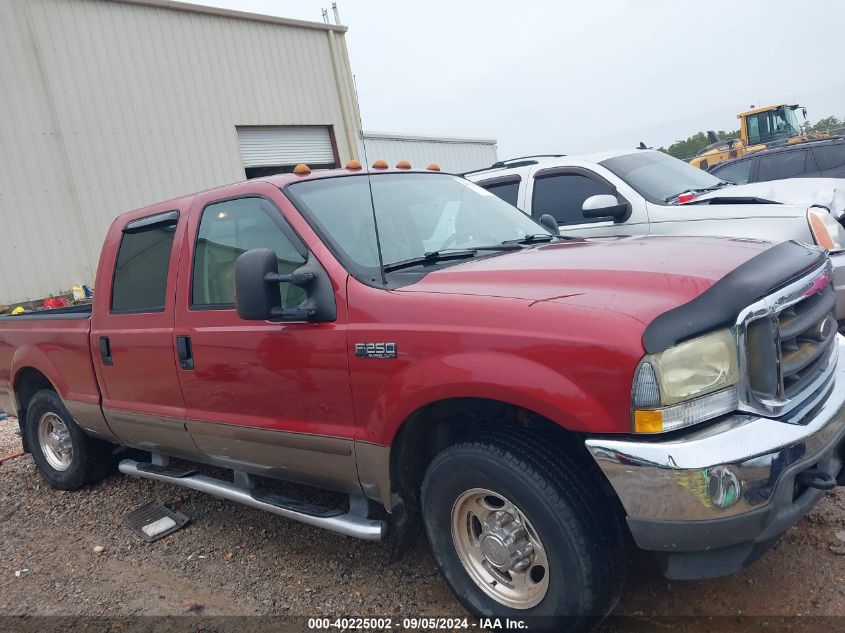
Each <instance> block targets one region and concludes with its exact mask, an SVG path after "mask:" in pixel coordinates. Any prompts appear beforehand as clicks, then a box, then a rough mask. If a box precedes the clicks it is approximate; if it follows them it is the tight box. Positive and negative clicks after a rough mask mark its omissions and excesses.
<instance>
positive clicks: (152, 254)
mask: <svg viewBox="0 0 845 633" xmlns="http://www.w3.org/2000/svg"><path fill="white" fill-rule="evenodd" d="M132 224H133V223H130V226H131V225H132ZM175 234H176V220H175V219H173V220H169V221H167V222H162V223H157V224H152V225H150V226H147V227H141V228H138V229H132V230H128V229H127V230H125V231H124V233H123V238H122V239H121V241H120V250H118V252H117V264H116V265H115V269H114V282H113V285H112V297H111V309H112V312H162V311H163V310H164V304H165V300H166V297H167V271H168V269H169V267H170V252H171V250H172V248H173V237H174V235H175Z"/></svg>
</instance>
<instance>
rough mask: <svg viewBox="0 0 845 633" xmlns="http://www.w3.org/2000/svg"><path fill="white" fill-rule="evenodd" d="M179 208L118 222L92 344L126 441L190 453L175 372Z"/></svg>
mask: <svg viewBox="0 0 845 633" xmlns="http://www.w3.org/2000/svg"><path fill="white" fill-rule="evenodd" d="M185 224H186V222H185V218H184V214H183V213H180V210H179V209H174V208H172V207H171V208H166V207H165V208H161V209H157V210H146V211H143V212H138V213H135V214H133V215H130V216H128V219H126V220H125V221H123V220H121V223H120V224H119V223H115V224H113V225H112V228H111V229H110V231H109V234H108V236H107V237H106V242H105V245H104V247H103V256H102V258H101V260H100V265H99V268H98V272H97V283H96V293H95V299H94V313H93V317H92V327H91V349H92V350H93V358H94V367H95V371H96V374H97V379H98V381H99V384H100V389H101V391H102V394H103V411H104V413H105V416H106V419H107V420H108V422H109V426H111V428H112V430H113V431H114V433H115V434H116V435H117V437H118V438H119V439H120V440H121V442H123V443H124V444H126V445H128V446H134V447H137V448H143V449H146V450H150V451H154V452H162V453H165V454H169V455H175V456H180V457H187V458H190V457H192V456H196V455H197V451H196V447H195V446H194V444H193V442H192V441H191V438H190V436H189V435H188V432H187V430H186V429H185V403H184V400H183V399H182V391H181V389H180V387H179V378H178V376H177V375H176V363H175V362H174V348H173V324H174V323H173V315H174V304H175V300H176V271H177V266H176V261H177V260H178V257H179V249H180V247H181V242H182V235H183V234H184V231H185Z"/></svg>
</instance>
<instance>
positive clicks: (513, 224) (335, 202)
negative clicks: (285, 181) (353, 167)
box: [285, 173, 549, 279]
mask: <svg viewBox="0 0 845 633" xmlns="http://www.w3.org/2000/svg"><path fill="white" fill-rule="evenodd" d="M370 183H372V198H371V197H370ZM285 193H287V194H288V196H289V197H290V198H291V199H292V200H293V201H294V203H295V204H296V205H297V207H298V208H299V209H300V211H302V212H303V214H304V215H305V216H306V217H307V218H308V219H309V220H310V221H311V223H312V225H314V226H315V228H316V229H317V231H318V232H319V233H320V234H321V237H323V239H324V240H325V241H326V242H327V243H328V244H329V245H330V246H331V247H332V249H333V251H334V252H335V254H336V255H337V256H338V257H339V259H340V260H341V261H342V262H343V263H344V265H346V266H347V268H349V269H350V272H353V273H357V274H358V276H365V277H368V278H370V279H372V278H374V277H377V276H379V275H380V273H378V271H379V257H378V247H379V245H380V246H381V255H382V259H383V263H384V264H385V266H388V265H390V264H395V263H396V262H404V261H407V260H409V259H414V258H418V257H424V256H425V255H426V254H430V253H435V252H444V251H452V250H464V249H475V248H478V249H483V248H484V247H493V246H495V247H501V246H502V242H505V241H508V240H519V239H523V238H525V237H526V236H528V235H536V234H544V235H549V232H548V231H547V230H546V229H545V228H543V227H542V226H541V225H539V224H537V223H536V222H534V220H532V219H531V218H530V217H528V216H527V215H525V214H524V213H523V212H522V211H520V210H519V209H517V208H516V207H513V206H511V205H509V204H508V203H506V202H504V201H502V200H500V199H499V198H498V197H497V196H495V195H494V194H492V193H490V192H488V191H485V190H484V189H482V188H481V187H479V186H477V185H475V184H473V183H471V182H469V181H467V180H464V179H463V178H458V177H456V176H451V175H448V174H425V173H422V174H421V173H407V174H401V173H387V174H373V175H371V176H370V177H369V178H368V177H367V176H366V175H365V174H361V175H354V176H346V177H340V178H324V179H318V180H306V181H303V182H298V183H294V184H292V185H288V186H287V187H286V188H285ZM373 202H374V203H375V216H376V220H377V223H378V236H377V235H376V230H375V223H374V222H373ZM485 254H486V253H485ZM450 263H455V262H454V261H451V262H450ZM376 273H378V274H376Z"/></svg>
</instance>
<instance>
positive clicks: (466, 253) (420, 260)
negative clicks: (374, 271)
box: [384, 248, 478, 273]
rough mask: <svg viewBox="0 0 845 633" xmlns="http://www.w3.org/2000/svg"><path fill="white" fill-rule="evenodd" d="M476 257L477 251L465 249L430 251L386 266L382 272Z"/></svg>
mask: <svg viewBox="0 0 845 633" xmlns="http://www.w3.org/2000/svg"><path fill="white" fill-rule="evenodd" d="M476 255H478V249H476V248H473V249H465V250H463V249H462V250H454V251H431V252H430V253H426V254H425V255H421V256H420V257H411V258H410V259H403V260H402V261H399V262H394V263H392V264H387V265H386V266H385V267H384V272H386V273H391V272H393V271H394V270H402V269H403V268H411V267H413V266H419V265H420V264H428V263H433V262H445V261H449V260H451V259H468V258H470V257H475V256H476Z"/></svg>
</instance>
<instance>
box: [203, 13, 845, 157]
mask: <svg viewBox="0 0 845 633" xmlns="http://www.w3.org/2000/svg"><path fill="white" fill-rule="evenodd" d="M200 4H207V5H215V6H222V7H227V8H233V9H239V10H242V11H251V12H255V13H266V14H272V15H280V16H284V17H291V18H300V19H307V20H315V21H320V20H321V19H322V18H321V9H322V8H323V7H325V8H328V9H330V7H331V1H330V0H329V1H325V0H295V1H294V0H242V1H239V0H204V1H203V2H200ZM338 9H339V11H340V18H341V23H342V24H345V25H346V26H348V27H349V31H348V33H347V43H348V47H349V55H350V58H351V62H352V70H353V73H354V74H355V77H356V79H357V83H358V93H359V103H360V106H361V116H362V118H363V123H364V129H366V130H368V131H377V132H401V133H417V134H430V135H440V136H471V137H483V138H495V139H498V141H499V157H500V158H506V157H509V156H517V155H524V154H533V153H567V154H572V153H577V152H586V151H594V150H602V149H610V148H615V147H629V146H632V145H635V144H636V143H638V142H639V141H641V140H642V141H645V142H646V144H648V145H653V146H660V145H666V146H668V145H669V144H671V143H672V142H673V141H675V140H678V139H680V138H685V137H686V136H689V135H690V134H692V133H694V132H697V131H699V130H706V129H716V130H718V129H724V130H730V129H736V128H737V120H736V113H737V112H739V111H741V110H743V109H746V108H747V107H748V106H750V105H751V104H755V105H761V104H768V103H777V102H784V101H785V102H793V103H794V102H797V103H800V104H802V105H805V106H807V109H808V118H809V119H810V120H813V121H815V120H817V119H819V118H822V117H824V116H829V115H836V116H838V117H840V118H841V117H843V116H845V73H843V72H842V70H841V68H842V26H843V24H845V2H842V1H840V0H826V1H817V0H788V1H787V0H750V1H749V0H739V1H738V0H730V1H727V0H707V1H706V2H705V1H700V2H699V1H694V0H591V1H586V2H584V1H580V2H574V1H566V0H557V1H556V0H522V1H515V0H507V1H504V0H484V1H481V0H479V1H472V2H470V1H465V0H461V1H458V0H451V1H441V0H402V1H401V2H397V1H396V0H366V1H364V0H339V1H338ZM330 13H331V11H330Z"/></svg>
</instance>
